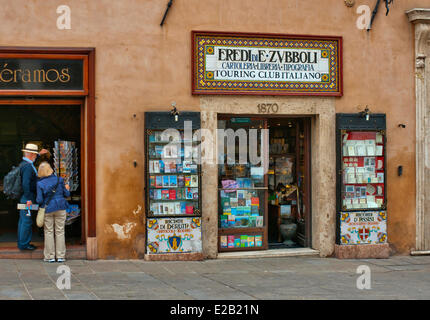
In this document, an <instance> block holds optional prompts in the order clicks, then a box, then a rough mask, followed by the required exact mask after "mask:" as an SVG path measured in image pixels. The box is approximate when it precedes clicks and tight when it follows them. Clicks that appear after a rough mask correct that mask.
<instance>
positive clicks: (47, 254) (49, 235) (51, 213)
mask: <svg viewBox="0 0 430 320" xmlns="http://www.w3.org/2000/svg"><path fill="white" fill-rule="evenodd" d="M53 172H54V171H53V170H52V168H51V166H50V165H49V163H48V162H42V163H41V164H40V166H39V171H38V176H39V181H38V182H37V198H36V201H37V203H38V204H39V205H40V206H41V207H45V204H46V202H47V200H49V199H50V198H51V199H50V200H49V203H48V206H46V207H45V220H44V231H45V248H44V252H43V253H44V259H43V260H44V261H46V262H55V257H57V261H58V262H65V261H66V241H65V237H64V226H65V222H66V209H67V208H68V206H69V204H68V203H67V201H66V199H65V198H67V197H69V196H70V192H69V189H70V187H69V185H67V184H66V185H65V184H64V180H63V178H60V177H57V176H56V175H55V174H54V173H53ZM54 232H55V241H54Z"/></svg>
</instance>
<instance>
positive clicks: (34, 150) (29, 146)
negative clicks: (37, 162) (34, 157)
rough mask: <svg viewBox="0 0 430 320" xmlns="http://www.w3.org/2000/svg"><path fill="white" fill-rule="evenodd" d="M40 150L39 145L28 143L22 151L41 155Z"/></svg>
mask: <svg viewBox="0 0 430 320" xmlns="http://www.w3.org/2000/svg"><path fill="white" fill-rule="evenodd" d="M38 150H39V148H38V147H37V145H35V144H32V143H27V144H26V145H25V148H24V149H22V150H21V151H24V152H30V153H36V154H39V152H38Z"/></svg>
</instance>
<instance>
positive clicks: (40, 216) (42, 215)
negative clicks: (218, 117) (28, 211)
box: [36, 177, 60, 228]
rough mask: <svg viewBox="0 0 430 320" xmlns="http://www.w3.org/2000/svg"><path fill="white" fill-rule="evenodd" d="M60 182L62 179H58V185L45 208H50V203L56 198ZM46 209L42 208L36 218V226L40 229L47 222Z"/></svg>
mask: <svg viewBox="0 0 430 320" xmlns="http://www.w3.org/2000/svg"><path fill="white" fill-rule="evenodd" d="M59 182H60V178H58V177H57V184H56V185H55V188H54V189H52V193H51V196H50V197H49V199H48V200H47V201H46V203H45V208H46V207H47V206H48V204H49V202H50V201H51V199H52V197H54V194H55V192H57V188H58V183H59ZM45 208H42V207H40V208H39V211H37V217H36V224H37V226H38V227H39V228H42V227H43V224H44V222H45Z"/></svg>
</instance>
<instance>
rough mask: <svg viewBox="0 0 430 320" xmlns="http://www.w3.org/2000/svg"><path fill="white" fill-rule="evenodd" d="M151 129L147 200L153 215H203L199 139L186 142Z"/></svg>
mask: <svg viewBox="0 0 430 320" xmlns="http://www.w3.org/2000/svg"><path fill="white" fill-rule="evenodd" d="M185 142H186V141H184V136H183V132H181V134H180V136H178V137H177V138H176V139H175V138H173V139H172V137H170V139H169V136H167V135H163V131H154V130H151V134H150V135H149V138H148V168H147V169H148V171H147V172H148V204H149V214H148V216H151V217H166V216H199V215H200V208H199V203H200V172H199V170H200V168H199V166H198V163H197V161H196V159H198V145H197V144H196V141H194V142H193V141H188V143H185Z"/></svg>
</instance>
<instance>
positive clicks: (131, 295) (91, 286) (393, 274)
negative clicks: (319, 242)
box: [0, 256, 430, 300]
mask: <svg viewBox="0 0 430 320" xmlns="http://www.w3.org/2000/svg"><path fill="white" fill-rule="evenodd" d="M60 265H62V264H58V263H55V264H49V263H46V262H43V261H40V260H9V259H2V260H0V299H50V300H51V299H145V300H146V299H156V300H160V299H163V300H169V299H174V300H185V299H187V300H188V299H203V300H207V299H214V300H218V299H221V300H234V299H241V300H248V299H249V300H253V299H264V300H265V299H430V256H422V257H411V256H394V257H391V258H390V259H379V260H377V259H369V260H338V259H334V258H318V257H285V258H264V259H233V260H232V259H218V260H206V261H198V262H195V261H193V262H148V261H143V260H127V261H116V260H97V261H86V260H70V261H67V262H66V263H65V265H67V266H69V267H70V269H71V288H70V289H64V290H60V289H58V288H57V286H56V283H57V279H58V277H59V276H60V275H59V274H57V273H56V271H57V267H59V266H60ZM360 265H367V266H369V267H370V270H371V289H370V290H359V289H357V285H356V283H357V279H358V277H359V276H360V275H359V274H357V267H358V266H360Z"/></svg>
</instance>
